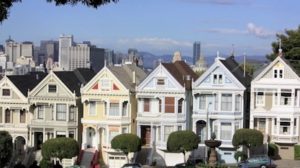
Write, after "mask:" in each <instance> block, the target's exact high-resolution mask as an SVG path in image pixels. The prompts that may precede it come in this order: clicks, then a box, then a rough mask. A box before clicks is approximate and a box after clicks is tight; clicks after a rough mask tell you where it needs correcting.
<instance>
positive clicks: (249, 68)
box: [241, 62, 255, 76]
mask: <svg viewBox="0 0 300 168" xmlns="http://www.w3.org/2000/svg"><path fill="white" fill-rule="evenodd" d="M241 67H242V69H243V70H244V64H241ZM245 71H246V72H247V73H248V74H249V75H250V76H252V75H253V73H254V71H255V66H254V65H253V64H251V63H248V62H247V63H246V64H245Z"/></svg>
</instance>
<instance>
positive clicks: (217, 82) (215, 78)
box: [213, 74, 223, 84]
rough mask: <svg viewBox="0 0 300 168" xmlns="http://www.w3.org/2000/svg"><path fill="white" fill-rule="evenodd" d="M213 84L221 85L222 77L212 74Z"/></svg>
mask: <svg viewBox="0 0 300 168" xmlns="http://www.w3.org/2000/svg"><path fill="white" fill-rule="evenodd" d="M213 84H223V75H222V74H214V75H213Z"/></svg>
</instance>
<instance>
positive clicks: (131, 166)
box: [122, 163, 142, 168]
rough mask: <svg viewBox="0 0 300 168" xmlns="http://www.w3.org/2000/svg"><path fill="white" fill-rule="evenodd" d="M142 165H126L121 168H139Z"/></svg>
mask: <svg viewBox="0 0 300 168" xmlns="http://www.w3.org/2000/svg"><path fill="white" fill-rule="evenodd" d="M141 167H142V165H141V164H139V163H126V164H124V165H123V166H122V168H141Z"/></svg>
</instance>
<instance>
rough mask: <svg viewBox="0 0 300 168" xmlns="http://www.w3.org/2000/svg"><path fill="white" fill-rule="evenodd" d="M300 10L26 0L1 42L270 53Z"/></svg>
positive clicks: (293, 2)
mask: <svg viewBox="0 0 300 168" xmlns="http://www.w3.org/2000/svg"><path fill="white" fill-rule="evenodd" d="M299 6H300V1H299V0H284V1H283V0H119V2H118V3H116V4H115V3H111V4H108V5H105V6H101V7H99V8H98V9H93V8H88V7H86V6H82V5H81V4H79V5H77V6H59V7H56V6H55V4H54V3H47V2H46V0H23V2H22V3H17V4H15V5H14V6H13V7H12V8H11V11H10V16H9V18H8V20H5V21H4V22H3V23H2V24H0V44H4V41H5V40H6V39H7V38H8V36H9V35H11V37H12V38H13V39H14V40H15V41H18V42H22V41H33V42H34V44H35V45H39V42H40V40H48V39H53V40H57V39H58V37H59V35H60V34H72V35H74V39H75V41H76V42H81V41H87V40H89V41H91V42H92V43H93V44H96V45H97V46H98V47H104V48H110V49H114V50H116V51H122V52H127V49H128V48H137V49H138V50H139V51H148V52H152V53H154V54H172V53H173V52H174V51H175V50H179V51H181V52H182V54H183V55H192V45H193V42H194V41H201V43H202V51H203V54H204V55H215V53H216V52H217V51H218V50H219V51H220V53H221V54H223V55H224V54H226V55H228V54H230V53H231V51H232V44H234V48H235V53H236V54H237V55H241V54H242V53H243V52H246V54H247V55H265V54H267V53H269V52H270V51H271V42H272V41H274V40H276V36H275V34H276V33H280V32H284V30H285V29H295V28H297V27H298V25H299V24H300V17H299Z"/></svg>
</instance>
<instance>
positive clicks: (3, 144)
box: [0, 131, 13, 167]
mask: <svg viewBox="0 0 300 168" xmlns="http://www.w3.org/2000/svg"><path fill="white" fill-rule="evenodd" d="M12 151H13V143H12V137H11V135H10V134H9V133H8V132H7V131H0V167H4V166H5V165H6V164H7V163H8V162H9V160H10V158H11V156H12Z"/></svg>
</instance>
